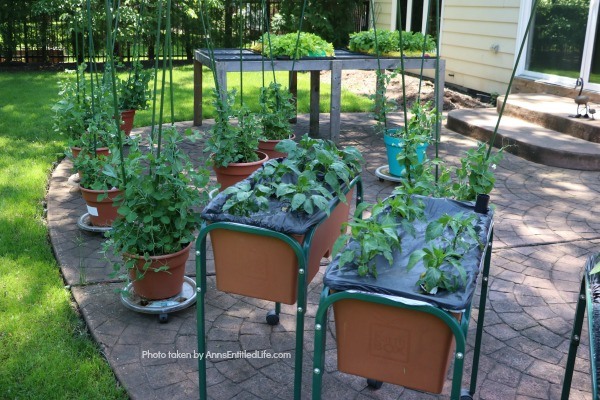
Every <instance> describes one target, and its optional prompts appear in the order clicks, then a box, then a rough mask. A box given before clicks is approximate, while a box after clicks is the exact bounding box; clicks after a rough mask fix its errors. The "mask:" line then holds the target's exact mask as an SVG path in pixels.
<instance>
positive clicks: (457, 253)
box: [406, 213, 482, 294]
mask: <svg viewBox="0 0 600 400" xmlns="http://www.w3.org/2000/svg"><path fill="white" fill-rule="evenodd" d="M475 220H476V215H474V214H471V215H470V216H468V217H467V216H465V214H464V213H458V214H456V215H449V214H444V215H442V216H441V217H440V218H438V219H437V220H435V221H431V222H430V223H429V224H428V225H427V229H426V230H425V241H426V242H428V243H430V245H429V246H428V247H426V248H424V249H418V250H415V251H414V252H412V253H411V255H410V257H409V261H408V265H407V267H406V268H407V269H408V270H409V271H410V270H411V269H412V268H413V267H414V266H415V265H416V264H417V263H418V262H419V261H421V260H422V261H423V266H424V267H425V271H424V272H423V273H422V274H421V276H420V279H419V280H418V281H417V285H420V286H421V287H422V288H423V290H424V291H425V292H426V293H429V294H436V293H437V291H438V290H439V289H444V290H448V291H450V292H455V291H457V290H458V289H460V288H461V287H462V286H464V285H465V283H466V272H465V269H464V267H463V266H462V264H461V262H462V258H463V256H464V255H465V254H466V253H467V252H468V251H469V250H471V249H472V248H473V247H474V246H480V247H481V246H482V243H481V242H480V240H479V237H478V235H477V232H476V231H475V228H474V222H475ZM455 271H456V273H455Z"/></svg>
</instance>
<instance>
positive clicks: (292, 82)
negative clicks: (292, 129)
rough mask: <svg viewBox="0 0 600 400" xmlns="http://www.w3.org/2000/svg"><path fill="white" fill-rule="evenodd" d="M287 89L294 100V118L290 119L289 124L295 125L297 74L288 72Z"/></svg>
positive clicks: (296, 120)
mask: <svg viewBox="0 0 600 400" xmlns="http://www.w3.org/2000/svg"><path fill="white" fill-rule="evenodd" d="M288 88H289V90H290V93H291V94H292V97H293V98H294V105H295V107H296V117H294V118H291V119H290V123H292V124H295V123H296V122H298V118H297V115H298V72H296V71H290V74H289V80H288Z"/></svg>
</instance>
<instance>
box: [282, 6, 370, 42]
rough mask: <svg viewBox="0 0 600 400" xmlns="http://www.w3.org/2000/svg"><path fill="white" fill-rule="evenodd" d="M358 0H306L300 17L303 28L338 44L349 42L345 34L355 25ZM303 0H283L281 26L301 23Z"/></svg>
mask: <svg viewBox="0 0 600 400" xmlns="http://www.w3.org/2000/svg"><path fill="white" fill-rule="evenodd" d="M361 4H362V1H361V0H307V3H306V8H305V12H304V18H303V20H302V31H304V32H311V33H314V34H317V35H319V36H321V37H322V38H324V39H325V40H327V41H329V42H332V43H333V44H334V45H335V47H337V48H340V47H344V46H346V45H347V44H348V37H349V34H350V33H351V32H353V31H354V30H355V29H356V28H355V27H354V21H355V19H354V13H355V11H356V9H357V7H358V6H360V5H361ZM302 6H303V2H301V1H296V0H282V1H281V5H280V11H279V12H280V14H281V16H282V19H283V24H282V25H283V26H282V27H281V29H282V30H284V31H285V32H293V31H297V30H298V29H299V28H298V27H299V26H300V18H301V16H302Z"/></svg>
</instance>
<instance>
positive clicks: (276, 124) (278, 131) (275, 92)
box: [258, 82, 296, 140]
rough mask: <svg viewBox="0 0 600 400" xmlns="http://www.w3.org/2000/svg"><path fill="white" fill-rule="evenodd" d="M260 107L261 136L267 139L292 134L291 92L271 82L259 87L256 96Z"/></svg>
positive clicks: (286, 137)
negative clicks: (258, 93)
mask: <svg viewBox="0 0 600 400" xmlns="http://www.w3.org/2000/svg"><path fill="white" fill-rule="evenodd" d="M258 102H259V104H260V109H261V116H260V118H261V122H262V126H263V136H264V137H265V138H266V139H267V140H282V139H289V138H290V136H291V135H292V127H291V125H290V119H291V118H294V117H295V115H296V105H295V103H294V98H293V96H292V94H291V93H290V92H289V91H288V90H285V89H283V88H282V87H281V85H280V84H278V83H275V82H271V83H270V84H269V86H268V87H262V88H261V89H260V96H259V98H258Z"/></svg>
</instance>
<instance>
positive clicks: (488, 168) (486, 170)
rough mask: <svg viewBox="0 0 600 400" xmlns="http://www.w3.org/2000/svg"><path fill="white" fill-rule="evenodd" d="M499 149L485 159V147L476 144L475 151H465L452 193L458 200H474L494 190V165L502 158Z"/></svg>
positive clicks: (482, 144) (483, 144)
mask: <svg viewBox="0 0 600 400" xmlns="http://www.w3.org/2000/svg"><path fill="white" fill-rule="evenodd" d="M503 149H504V148H502V149H500V150H499V151H498V152H497V153H495V154H490V156H489V157H487V146H486V144H485V143H481V142H480V143H478V144H477V147H476V148H475V149H469V150H467V154H466V155H465V156H464V157H462V158H461V160H460V165H461V166H460V168H458V169H457V170H456V178H457V179H456V182H455V183H454V184H453V187H452V189H453V193H454V196H455V197H456V198H457V199H458V200H475V199H476V198H477V195H478V194H488V193H490V192H491V191H492V189H493V188H494V183H495V182H496V178H495V177H494V171H493V170H495V169H496V164H497V163H499V162H500V160H502V158H503V157H504V155H503V153H502V151H503Z"/></svg>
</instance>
